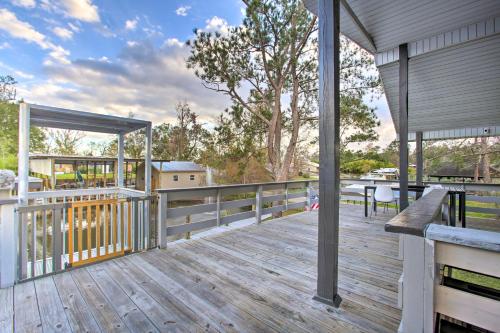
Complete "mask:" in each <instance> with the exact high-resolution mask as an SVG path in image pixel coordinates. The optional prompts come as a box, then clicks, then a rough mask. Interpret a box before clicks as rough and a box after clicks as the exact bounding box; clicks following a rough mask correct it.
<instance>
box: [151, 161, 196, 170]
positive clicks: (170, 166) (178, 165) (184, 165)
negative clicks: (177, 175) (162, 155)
mask: <svg viewBox="0 0 500 333" xmlns="http://www.w3.org/2000/svg"><path fill="white" fill-rule="evenodd" d="M152 165H153V168H155V169H156V170H160V167H161V171H162V172H189V171H192V172H205V168H204V167H202V166H201V165H199V164H196V163H194V162H189V161H170V162H153V163H152Z"/></svg>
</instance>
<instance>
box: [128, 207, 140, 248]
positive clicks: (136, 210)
mask: <svg viewBox="0 0 500 333" xmlns="http://www.w3.org/2000/svg"><path fill="white" fill-rule="evenodd" d="M130 203H131V204H132V216H133V217H132V221H133V222H134V251H139V244H140V242H139V200H138V199H137V198H131V199H130Z"/></svg>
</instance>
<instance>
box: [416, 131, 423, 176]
mask: <svg viewBox="0 0 500 333" xmlns="http://www.w3.org/2000/svg"><path fill="white" fill-rule="evenodd" d="M415 143H416V145H417V147H416V149H415V155H417V185H422V184H423V180H424V155H423V154H424V152H423V150H422V132H417V133H416V135H415Z"/></svg>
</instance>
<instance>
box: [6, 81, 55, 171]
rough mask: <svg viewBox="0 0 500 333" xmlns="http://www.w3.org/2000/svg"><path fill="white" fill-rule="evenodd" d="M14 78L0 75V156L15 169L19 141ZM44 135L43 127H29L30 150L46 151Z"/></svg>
mask: <svg viewBox="0 0 500 333" xmlns="http://www.w3.org/2000/svg"><path fill="white" fill-rule="evenodd" d="M16 83H17V82H16V80H15V79H14V78H13V77H12V76H9V75H7V76H0V115H2V116H1V117H0V133H1V134H0V156H1V158H2V160H3V161H7V160H8V161H10V162H9V168H12V169H15V167H14V166H15V165H16V159H17V154H18V141H19V105H18V104H17V103H15V102H13V100H14V99H15V97H16V87H15V85H16ZM45 141H46V135H45V131H44V129H43V128H39V127H31V129H30V151H31V152H38V153H42V152H47V145H46V142H45Z"/></svg>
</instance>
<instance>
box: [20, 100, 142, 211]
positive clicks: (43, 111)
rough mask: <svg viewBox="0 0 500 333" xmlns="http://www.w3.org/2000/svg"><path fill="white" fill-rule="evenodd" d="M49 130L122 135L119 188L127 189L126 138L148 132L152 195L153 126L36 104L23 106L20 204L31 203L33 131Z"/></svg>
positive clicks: (21, 116) (120, 139) (21, 110)
mask: <svg viewBox="0 0 500 333" xmlns="http://www.w3.org/2000/svg"><path fill="white" fill-rule="evenodd" d="M31 126H39V127H49V128H60V129H69V130H77V131H88V132H99V133H108V134H116V135H118V167H117V180H118V181H117V186H118V187H123V185H124V182H123V180H124V169H123V165H124V155H125V149H124V145H125V140H124V139H125V134H127V133H130V132H133V131H137V130H139V129H145V132H146V133H145V135H146V154H145V156H144V160H145V192H146V193H147V194H149V193H150V192H151V122H150V121H144V120H139V119H133V118H124V117H115V116H108V115H103V114H98V113H90V112H82V111H75V110H69V109H62V108H55V107H50V106H42V105H36V104H27V103H21V105H20V108H19V167H18V170H19V171H18V172H19V203H21V204H25V203H26V202H27V199H28V179H29V178H28V177H29V142H30V127H31Z"/></svg>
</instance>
